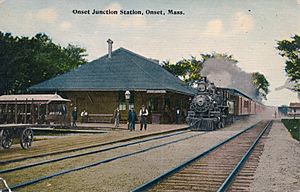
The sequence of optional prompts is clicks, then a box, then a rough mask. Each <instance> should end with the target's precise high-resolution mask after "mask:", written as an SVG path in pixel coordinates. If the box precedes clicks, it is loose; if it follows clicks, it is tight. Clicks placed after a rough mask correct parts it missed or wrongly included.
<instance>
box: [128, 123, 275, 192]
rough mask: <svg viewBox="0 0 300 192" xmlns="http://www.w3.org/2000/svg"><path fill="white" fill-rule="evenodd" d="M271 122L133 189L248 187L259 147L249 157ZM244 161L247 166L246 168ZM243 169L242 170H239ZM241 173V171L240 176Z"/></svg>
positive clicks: (216, 146) (169, 190) (243, 132)
mask: <svg viewBox="0 0 300 192" xmlns="http://www.w3.org/2000/svg"><path fill="white" fill-rule="evenodd" d="M271 123H272V122H271V121H269V122H267V123H262V122H261V123H258V124H256V125H253V126H251V127H250V128H248V129H246V130H244V131H242V132H240V133H238V134H236V135H235V136H233V137H231V138H229V139H227V140H225V141H223V142H221V143H219V144H217V145H215V146H213V147H212V148H211V149H209V150H208V151H206V152H204V153H201V154H199V155H198V156H196V157H194V158H192V159H190V160H189V161H186V162H184V163H182V164H181V165H179V166H177V167H175V168H174V169H172V170H170V171H168V172H166V173H164V174H162V175H160V176H158V177H156V178H154V179H153V180H151V181H149V182H147V183H145V184H143V185H141V186H139V187H137V188H135V189H133V190H132V192H140V191H167V192H171V191H172V192H175V191H180V192H182V191H227V190H228V189H229V190H232V191H236V190H245V189H246V188H247V186H249V185H250V184H249V183H251V179H253V175H254V172H255V166H257V165H258V157H259V149H258V152H257V151H254V153H253V154H252V156H251V157H252V159H251V158H250V159H251V160H250V161H249V162H246V161H247V159H248V158H249V157H250V155H251V152H252V151H253V150H254V148H255V146H256V144H257V143H258V141H259V139H260V138H261V137H262V135H263V134H264V133H265V131H266V130H267V129H268V128H269V127H270V125H271ZM258 148H261V146H258ZM245 163H246V164H245ZM244 164H245V166H244V168H242V167H243V165H244ZM241 169H242V171H241V172H240V173H239V171H240V170H241ZM238 173H239V175H238V176H237V177H236V175H237V174H238ZM233 181H235V182H233ZM232 182H233V184H232Z"/></svg>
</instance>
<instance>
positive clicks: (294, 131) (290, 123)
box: [281, 119, 300, 141]
mask: <svg viewBox="0 0 300 192" xmlns="http://www.w3.org/2000/svg"><path fill="white" fill-rule="evenodd" d="M281 121H282V123H283V124H284V126H285V127H286V128H287V129H288V131H289V132H290V134H291V135H292V137H293V138H294V139H296V140H298V141H299V139H300V137H299V136H300V131H299V129H300V119H282V120H281Z"/></svg>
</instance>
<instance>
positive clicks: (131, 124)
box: [128, 108, 137, 131]
mask: <svg viewBox="0 0 300 192" xmlns="http://www.w3.org/2000/svg"><path fill="white" fill-rule="evenodd" d="M136 119H137V117H136V113H135V111H134V109H133V108H132V109H130V110H129V111H128V127H129V130H130V131H135V121H136Z"/></svg>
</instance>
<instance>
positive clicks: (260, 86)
mask: <svg viewBox="0 0 300 192" xmlns="http://www.w3.org/2000/svg"><path fill="white" fill-rule="evenodd" d="M252 83H253V85H254V86H255V87H256V89H257V92H258V95H259V96H261V97H263V98H264V99H267V94H268V93H269V86H270V84H269V82H268V80H267V79H266V77H265V76H264V75H263V74H261V73H259V72H255V73H252Z"/></svg>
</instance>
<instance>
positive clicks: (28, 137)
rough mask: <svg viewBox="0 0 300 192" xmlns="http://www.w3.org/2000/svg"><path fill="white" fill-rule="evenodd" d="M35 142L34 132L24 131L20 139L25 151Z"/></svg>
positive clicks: (28, 129)
mask: <svg viewBox="0 0 300 192" xmlns="http://www.w3.org/2000/svg"><path fill="white" fill-rule="evenodd" d="M32 141H33V131H32V130H31V129H30V128H27V129H24V130H23V131H22V134H21V137H20V145H21V147H22V148H23V149H28V148H29V147H30V146H31V144H32Z"/></svg>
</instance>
